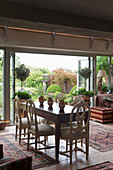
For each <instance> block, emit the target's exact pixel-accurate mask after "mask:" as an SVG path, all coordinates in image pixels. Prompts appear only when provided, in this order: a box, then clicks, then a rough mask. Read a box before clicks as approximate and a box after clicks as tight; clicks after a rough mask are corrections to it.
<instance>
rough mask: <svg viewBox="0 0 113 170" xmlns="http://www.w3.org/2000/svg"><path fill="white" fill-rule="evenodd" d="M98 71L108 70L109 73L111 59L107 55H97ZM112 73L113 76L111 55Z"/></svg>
mask: <svg viewBox="0 0 113 170" xmlns="http://www.w3.org/2000/svg"><path fill="white" fill-rule="evenodd" d="M96 69H97V73H98V71H99V70H106V74H107V75H108V74H109V60H108V57H106V56H97V67H96ZM111 75H112V76H113V57H111Z"/></svg>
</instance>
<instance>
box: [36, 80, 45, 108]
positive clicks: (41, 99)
mask: <svg viewBox="0 0 113 170" xmlns="http://www.w3.org/2000/svg"><path fill="white" fill-rule="evenodd" d="M37 94H38V99H39V102H40V106H43V103H44V101H45V97H44V95H45V92H44V88H43V85H42V84H41V83H40V84H39V85H38V86H37Z"/></svg>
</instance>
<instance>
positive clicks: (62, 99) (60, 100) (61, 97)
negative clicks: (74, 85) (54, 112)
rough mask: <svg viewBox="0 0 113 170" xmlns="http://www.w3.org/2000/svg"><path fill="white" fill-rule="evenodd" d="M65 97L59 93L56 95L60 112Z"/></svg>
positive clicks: (62, 108)
mask: <svg viewBox="0 0 113 170" xmlns="http://www.w3.org/2000/svg"><path fill="white" fill-rule="evenodd" d="M65 98H66V97H65V95H64V94H63V93H60V94H59V95H58V101H59V108H60V111H64V107H65V101H64V100H65Z"/></svg>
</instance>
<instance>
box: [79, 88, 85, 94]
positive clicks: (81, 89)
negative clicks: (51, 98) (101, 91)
mask: <svg viewBox="0 0 113 170" xmlns="http://www.w3.org/2000/svg"><path fill="white" fill-rule="evenodd" d="M84 92H86V89H85V88H84V87H82V88H80V89H79V90H78V92H77V94H78V95H84Z"/></svg>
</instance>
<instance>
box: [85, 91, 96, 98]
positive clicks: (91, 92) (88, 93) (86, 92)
mask: <svg viewBox="0 0 113 170" xmlns="http://www.w3.org/2000/svg"><path fill="white" fill-rule="evenodd" d="M84 95H88V96H90V97H92V96H94V95H95V93H94V92H93V91H85V92H84Z"/></svg>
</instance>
